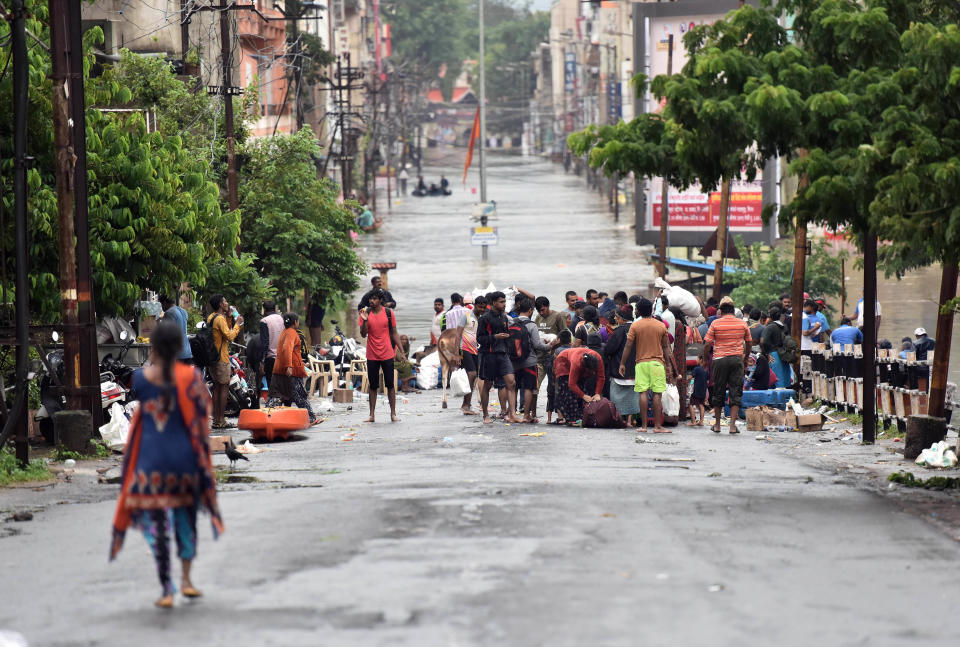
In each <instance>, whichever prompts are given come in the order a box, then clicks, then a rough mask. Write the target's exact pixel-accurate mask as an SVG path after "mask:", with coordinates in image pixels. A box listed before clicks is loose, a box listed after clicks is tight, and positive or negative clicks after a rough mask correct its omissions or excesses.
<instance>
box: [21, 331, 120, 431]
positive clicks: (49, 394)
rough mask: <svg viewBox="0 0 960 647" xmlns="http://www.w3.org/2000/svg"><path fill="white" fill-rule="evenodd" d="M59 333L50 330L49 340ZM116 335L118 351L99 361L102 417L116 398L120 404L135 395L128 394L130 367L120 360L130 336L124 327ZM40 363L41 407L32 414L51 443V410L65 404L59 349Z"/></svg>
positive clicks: (104, 416)
mask: <svg viewBox="0 0 960 647" xmlns="http://www.w3.org/2000/svg"><path fill="white" fill-rule="evenodd" d="M59 339H60V335H59V333H57V332H54V333H53V341H55V342H56V341H59ZM120 339H121V341H123V342H124V345H123V348H122V349H121V350H120V355H119V356H118V357H117V358H114V357H113V355H111V354H108V355H107V356H106V357H104V358H103V360H102V361H101V362H100V406H101V407H102V408H103V420H104V422H108V421H109V420H110V407H111V405H113V403H115V402H117V403H119V404H121V405H123V404H126V403H127V402H128V401H130V400H133V399H135V398H134V397H131V396H130V391H131V388H130V387H131V382H132V379H133V368H131V367H129V366H126V365H125V364H124V363H123V358H124V356H125V355H126V353H127V351H128V350H129V349H130V345H131V344H132V343H133V339H132V338H129V339H128V336H127V333H126V331H123V332H121V333H120ZM44 365H45V366H46V368H47V371H46V372H45V373H44V374H43V376H42V377H41V378H40V402H41V407H40V409H39V410H37V413H36V415H35V416H34V417H35V419H36V420H37V424H38V425H39V427H40V433H41V434H42V435H43V437H44V439H45V440H46V441H47V442H48V443H51V444H52V443H54V442H55V438H54V434H53V414H55V413H57V412H58V411H63V410H64V409H66V408H67V398H66V395H65V393H64V387H63V383H64V378H65V373H66V371H65V368H64V363H63V350H62V349H57V350H53V351H50V352H49V353H47V354H46V362H45V363H44Z"/></svg>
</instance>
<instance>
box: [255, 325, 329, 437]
mask: <svg viewBox="0 0 960 647" xmlns="http://www.w3.org/2000/svg"><path fill="white" fill-rule="evenodd" d="M299 323H300V318H299V317H298V316H297V315H295V314H294V313H292V312H288V313H287V314H285V315H283V332H282V333H280V337H279V338H278V339H277V360H276V362H274V364H273V378H272V379H271V380H270V396H269V398H268V399H267V406H268V407H275V406H278V405H279V404H281V403H284V404H288V403H290V402H293V403H294V404H296V405H297V406H298V407H300V408H301V409H306V410H307V414H308V415H309V417H310V424H311V425H312V424H314V423H316V422H317V421H318V420H319V419H318V418H317V416H316V414H315V413H314V412H313V407H311V406H310V399H309V398H308V397H307V390H306V389H304V388H303V379H304V378H305V377H307V370H306V369H305V368H304V366H303V356H302V355H301V354H300V334H299V333H298V332H297V324H299ZM320 422H323V421H322V420H320Z"/></svg>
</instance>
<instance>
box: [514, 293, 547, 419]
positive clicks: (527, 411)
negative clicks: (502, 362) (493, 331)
mask: <svg viewBox="0 0 960 647" xmlns="http://www.w3.org/2000/svg"><path fill="white" fill-rule="evenodd" d="M516 308H517V318H516V320H515V323H519V324H521V325H522V326H523V334H524V335H525V336H526V341H527V355H526V357H521V358H518V359H515V360H513V375H514V379H515V380H516V382H517V392H518V393H522V394H523V421H524V422H528V423H529V422H540V421H539V420H537V408H536V403H537V399H536V395H537V392H538V391H539V386H540V383H539V381H538V380H537V359H538V356H539V355H540V354H541V353H548V352H550V349H551V348H553V345H551V344H545V343H544V342H543V340H542V339H541V338H540V330H539V328H538V327H537V324H535V323H534V322H532V321H531V320H530V317H531V315H533V301H531V300H530V297H527V296H525V295H520V296H519V297H517V305H516Z"/></svg>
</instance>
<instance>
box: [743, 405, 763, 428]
mask: <svg viewBox="0 0 960 647" xmlns="http://www.w3.org/2000/svg"><path fill="white" fill-rule="evenodd" d="M746 416H747V431H763V430H764V426H763V410H762V409H761V408H760V407H750V408H749V409H747V412H746Z"/></svg>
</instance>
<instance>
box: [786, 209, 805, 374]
mask: <svg viewBox="0 0 960 647" xmlns="http://www.w3.org/2000/svg"><path fill="white" fill-rule="evenodd" d="M806 272H807V223H806V222H804V221H802V220H801V219H800V215H799V214H798V215H797V224H796V229H795V231H794V234H793V284H792V285H791V290H790V303H791V304H792V307H793V314H792V315H791V317H790V336H791V337H793V338H794V339H796V340H797V343H800V341H801V340H802V339H803V286H804V284H805V282H806ZM794 371H795V372H796V374H797V384H799V383H800V362H799V361H798V362H797V363H796V365H795V366H794Z"/></svg>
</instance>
